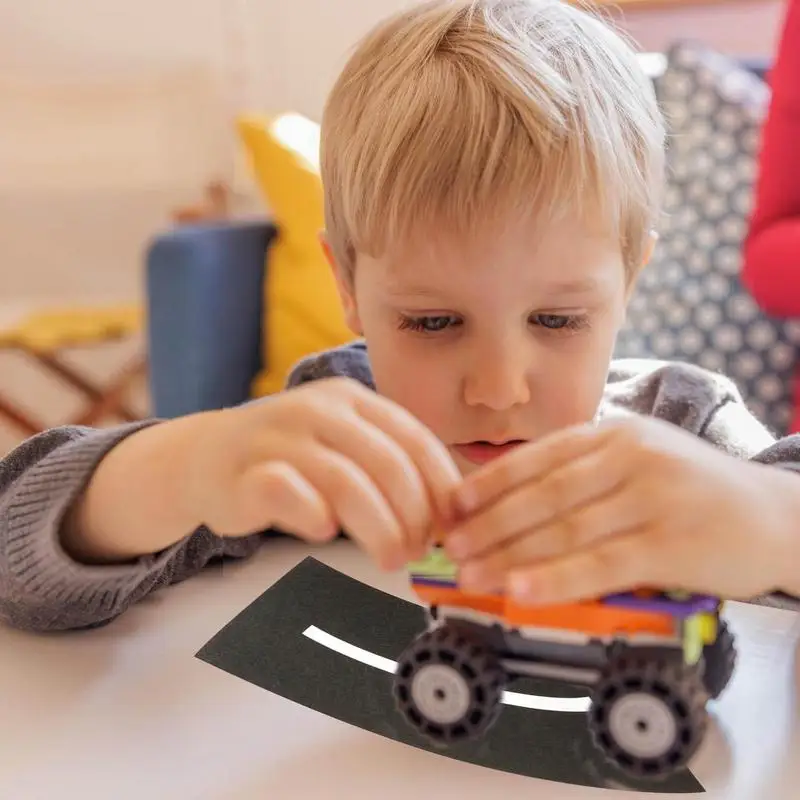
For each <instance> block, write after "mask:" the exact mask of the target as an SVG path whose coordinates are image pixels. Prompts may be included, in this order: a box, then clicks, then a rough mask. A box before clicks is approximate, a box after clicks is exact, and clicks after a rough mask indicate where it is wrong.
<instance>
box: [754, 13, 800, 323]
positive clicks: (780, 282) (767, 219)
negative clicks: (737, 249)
mask: <svg viewBox="0 0 800 800" xmlns="http://www.w3.org/2000/svg"><path fill="white" fill-rule="evenodd" d="M769 81H770V86H771V90H772V99H771V101H770V107H769V111H768V115H767V120H766V122H765V125H764V129H763V131H762V137H761V153H760V158H759V166H758V169H759V175H758V180H757V184H756V190H755V198H754V209H753V214H752V217H751V220H750V229H749V231H748V235H747V239H746V242H745V247H744V262H743V266H742V281H743V283H744V284H745V286H746V287H747V289H748V290H749V291H750V293H751V294H752V295H753V297H754V299H755V300H756V302H757V303H758V304H759V305H760V306H761V308H762V309H764V311H766V312H767V313H768V314H773V315H775V316H781V317H797V316H800V153H798V152H797V150H798V147H797V144H798V141H800V0H788V7H787V12H786V17H785V20H784V25H783V31H782V34H781V39H780V42H779V45H778V53H777V57H776V59H775V63H774V65H773V68H772V70H771V71H770V78H769Z"/></svg>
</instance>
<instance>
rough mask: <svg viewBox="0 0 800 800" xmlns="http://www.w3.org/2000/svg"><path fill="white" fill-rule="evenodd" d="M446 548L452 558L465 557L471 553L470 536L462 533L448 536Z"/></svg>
mask: <svg viewBox="0 0 800 800" xmlns="http://www.w3.org/2000/svg"><path fill="white" fill-rule="evenodd" d="M444 549H445V550H446V551H447V554H448V555H449V556H450V557H451V558H455V559H460V558H465V557H466V556H467V555H469V537H467V536H463V535H461V534H454V535H452V536H448V537H447V538H446V539H445V542H444Z"/></svg>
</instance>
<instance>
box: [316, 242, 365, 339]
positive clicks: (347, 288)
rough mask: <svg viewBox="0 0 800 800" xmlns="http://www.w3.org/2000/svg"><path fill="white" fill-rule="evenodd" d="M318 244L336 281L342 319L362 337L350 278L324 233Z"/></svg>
mask: <svg viewBox="0 0 800 800" xmlns="http://www.w3.org/2000/svg"><path fill="white" fill-rule="evenodd" d="M319 243H320V245H321V246H322V251H323V252H324V253H325V258H327V259H328V263H329V264H330V266H331V270H332V271H333V277H334V278H335V279H336V288H337V289H338V290H339V299H340V301H341V303H342V308H343V309H344V319H345V322H346V323H347V327H348V328H350V330H351V331H353V333H354V334H356V336H362V335H363V333H364V332H363V330H362V328H361V320H360V319H359V317H358V307H357V304H356V297H355V291H354V288H353V279H352V276H351V275H346V274H345V273H344V270H343V269H342V268H341V265H340V264H339V262H338V261H337V260H336V256H334V254H333V248H332V247H331V245H330V242H329V241H328V237H327V236H326V235H325V231H322V232H321V233H320V235H319Z"/></svg>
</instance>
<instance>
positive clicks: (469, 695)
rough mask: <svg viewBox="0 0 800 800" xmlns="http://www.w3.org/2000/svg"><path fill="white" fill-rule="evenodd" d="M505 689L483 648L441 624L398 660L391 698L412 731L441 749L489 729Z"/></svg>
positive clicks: (497, 668) (493, 661)
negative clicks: (448, 705)
mask: <svg viewBox="0 0 800 800" xmlns="http://www.w3.org/2000/svg"><path fill="white" fill-rule="evenodd" d="M431 667H433V668H435V669H433V670H431V669H429V668H431ZM505 684H506V676H505V674H504V673H503V670H502V668H501V666H500V664H499V662H498V660H497V659H496V658H495V657H494V655H493V654H492V653H491V652H490V651H489V650H488V648H487V647H486V646H485V645H484V644H483V643H482V642H481V641H480V640H479V639H478V638H477V637H475V636H474V635H470V634H469V633H467V632H465V631H463V630H459V629H458V628H457V627H456V626H453V625H450V624H448V623H445V624H444V625H441V626H439V627H437V628H434V629H433V630H429V631H425V632H424V633H422V634H420V635H419V636H417V637H416V638H415V639H414V641H413V642H411V644H410V645H409V646H408V647H407V648H406V650H405V652H404V653H403V654H402V655H401V656H400V658H399V659H398V662H397V668H396V671H395V677H394V699H395V704H396V706H397V708H398V710H399V711H400V713H401V714H402V715H403V717H404V718H405V719H406V721H407V722H408V724H409V725H411V727H412V728H414V729H415V730H416V731H417V732H418V733H420V734H422V735H423V736H424V737H425V738H426V739H428V740H429V741H430V742H432V743H433V744H435V745H437V746H439V747H446V746H448V745H451V744H455V743H457V742H461V741H464V740H467V739H472V738H476V737H479V736H481V735H483V734H484V733H486V731H487V730H489V728H490V727H491V726H492V725H493V724H494V722H495V720H496V719H497V716H498V715H499V713H500V709H501V704H500V701H501V698H502V695H503V690H504V688H505ZM423 698H424V702H423ZM448 701H450V702H451V706H450V709H449V710H448V708H447V703H448ZM426 706H427V707H426ZM440 711H441V713H439V712H440Z"/></svg>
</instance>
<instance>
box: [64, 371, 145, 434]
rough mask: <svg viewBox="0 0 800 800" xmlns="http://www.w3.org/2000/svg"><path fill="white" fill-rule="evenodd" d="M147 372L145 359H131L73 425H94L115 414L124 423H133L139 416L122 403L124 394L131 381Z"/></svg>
mask: <svg viewBox="0 0 800 800" xmlns="http://www.w3.org/2000/svg"><path fill="white" fill-rule="evenodd" d="M146 370H147V359H145V358H143V357H138V358H135V359H133V360H132V361H131V362H130V363H129V364H128V365H127V366H126V367H125V368H124V369H123V370H122V371H121V372H120V373H119V374H118V375H117V377H116V378H115V379H114V380H113V381H112V382H111V383H110V384H109V385H108V386H107V387H106V388H105V389H103V391H102V393H101V397H100V399H98V400H96V401H95V402H94V403H92V405H91V406H89V407H88V408H87V409H86V411H84V412H83V414H81V415H80V416H79V417H78V418H77V419H76V421H75V423H74V424H75V425H94V424H96V423H97V422H98V421H99V420H101V419H102V418H103V417H107V416H109V415H110V414H112V413H116V414H117V415H118V416H119V417H121V418H122V419H123V420H125V421H126V422H135V421H136V420H138V419H139V416H138V415H136V414H134V413H133V412H132V411H131V410H130V409H129V408H128V407H127V406H126V405H125V402H124V399H125V394H126V393H127V392H128V390H129V389H130V387H131V384H132V383H133V381H135V380H136V379H137V378H139V377H141V376H142V375H143V374H144V373H145V372H146Z"/></svg>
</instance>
